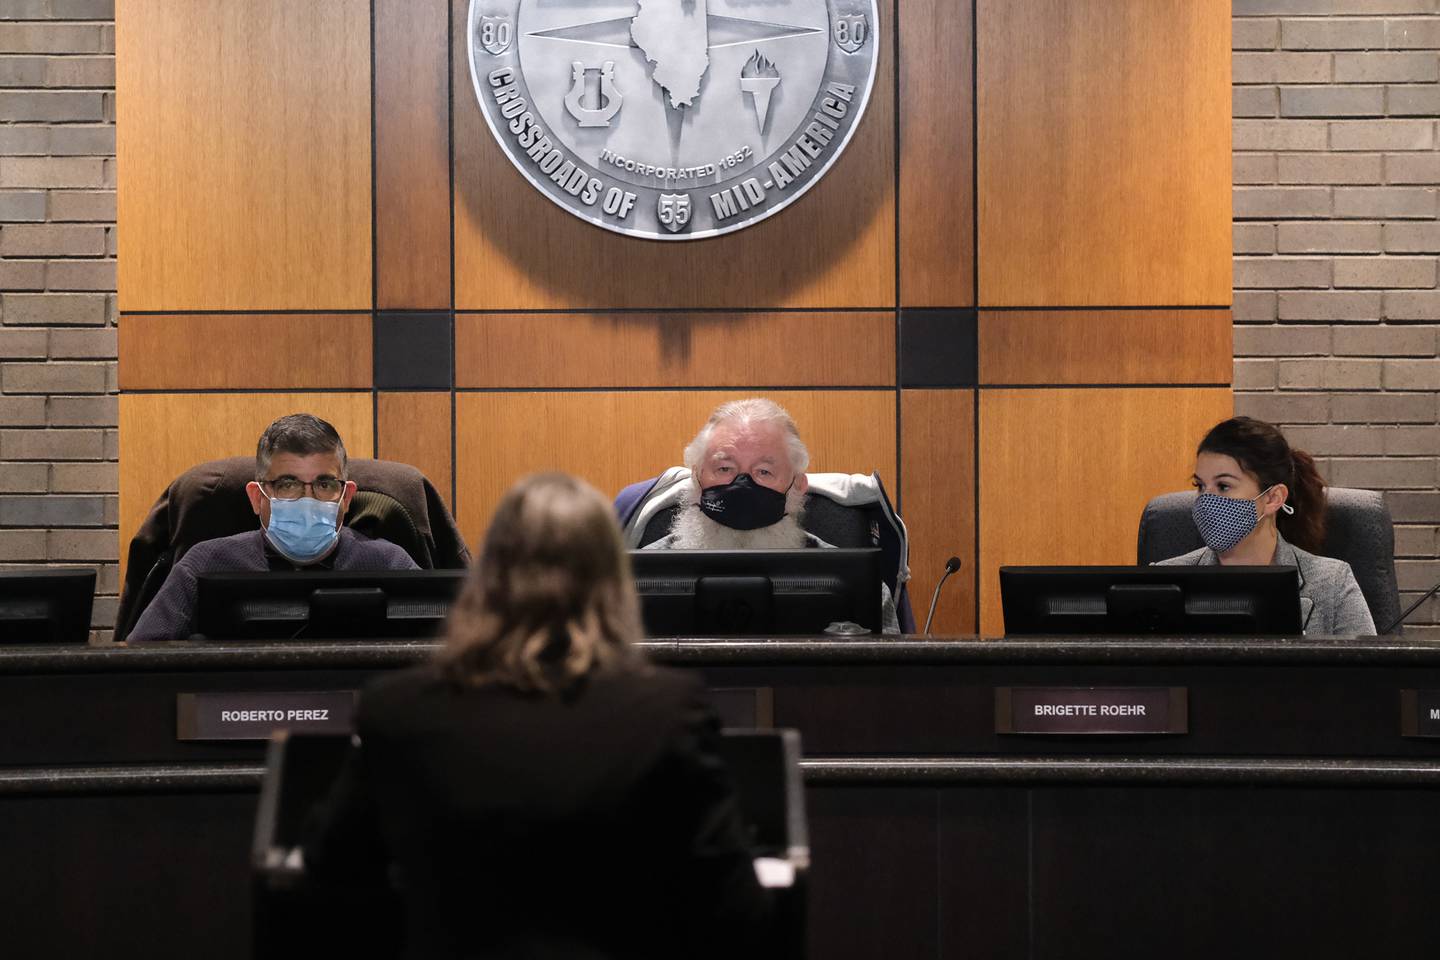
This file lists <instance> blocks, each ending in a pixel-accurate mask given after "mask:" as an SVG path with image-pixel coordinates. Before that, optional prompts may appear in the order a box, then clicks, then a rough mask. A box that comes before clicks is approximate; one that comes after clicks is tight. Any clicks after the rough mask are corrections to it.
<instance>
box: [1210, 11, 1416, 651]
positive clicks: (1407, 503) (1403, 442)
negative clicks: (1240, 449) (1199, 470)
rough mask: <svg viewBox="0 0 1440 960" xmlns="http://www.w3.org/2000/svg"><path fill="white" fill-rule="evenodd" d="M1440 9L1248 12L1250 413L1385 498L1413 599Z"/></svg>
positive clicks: (1243, 42) (1246, 328) (1238, 94)
mask: <svg viewBox="0 0 1440 960" xmlns="http://www.w3.org/2000/svg"><path fill="white" fill-rule="evenodd" d="M1437 9H1440V4H1437V0H1235V2H1234V5H1233V12H1234V17H1235V19H1234V51H1235V52H1234V61H1233V62H1234V83H1235V86H1234V113H1235V118H1236V119H1235V144H1234V148H1235V158H1234V159H1235V320H1236V327H1235V390H1236V395H1235V407H1236V411H1237V412H1239V413H1246V414H1250V415H1252V416H1256V417H1261V418H1263V419H1266V420H1270V421H1273V422H1275V423H1278V424H1281V425H1283V426H1284V428H1285V431H1286V434H1287V435H1288V436H1289V437H1290V439H1291V440H1292V441H1293V442H1294V443H1295V444H1297V445H1299V446H1301V447H1304V448H1305V449H1307V450H1309V451H1310V452H1311V453H1313V454H1314V455H1315V456H1316V457H1317V458H1318V459H1319V460H1320V463H1321V469H1322V471H1323V472H1324V474H1325V476H1326V479H1327V480H1328V481H1329V482H1330V483H1333V484H1336V485H1338V486H1353V487H1368V488H1372V489H1379V490H1383V491H1385V496H1386V499H1387V500H1388V501H1389V503H1390V510H1391V512H1392V513H1393V514H1394V517H1395V522H1396V528H1395V552H1396V571H1397V573H1398V576H1399V579H1400V589H1401V593H1402V596H1401V601H1402V603H1404V604H1406V605H1408V604H1409V603H1410V602H1411V601H1413V600H1414V599H1415V597H1416V596H1418V594H1419V593H1420V592H1422V591H1423V590H1425V589H1427V588H1428V587H1429V586H1430V585H1431V584H1433V583H1434V582H1435V581H1436V580H1437V579H1440V562H1437V560H1436V557H1437V552H1440V352H1437V351H1440V345H1437V340H1440V336H1437V335H1440V288H1437V285H1436V263H1437V259H1436V255H1437V254H1440V220H1437V214H1440V199H1437V195H1440V187H1437V185H1440V151H1437V146H1440V129H1437V116H1440V53H1437V50H1440V16H1437V15H1436V14H1437ZM1411 622H1412V623H1418V624H1421V625H1420V626H1417V627H1412V628H1411V629H1410V631H1409V632H1410V635H1411V636H1424V637H1429V638H1434V639H1440V602H1436V601H1433V600H1432V601H1431V602H1430V603H1428V604H1427V605H1426V607H1424V608H1422V609H1421V610H1420V611H1419V612H1418V613H1417V614H1416V616H1415V617H1414V618H1413V619H1412V621H1411Z"/></svg>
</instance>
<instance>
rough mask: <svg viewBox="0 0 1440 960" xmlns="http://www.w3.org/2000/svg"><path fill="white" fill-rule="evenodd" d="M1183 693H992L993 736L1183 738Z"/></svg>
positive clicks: (1073, 689) (1185, 693) (1134, 689)
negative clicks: (1009, 734)
mask: <svg viewBox="0 0 1440 960" xmlns="http://www.w3.org/2000/svg"><path fill="white" fill-rule="evenodd" d="M1188 707H1189V697H1188V691H1187V688H1185V687H996V688H995V732H996V733H1058V734H1072V735H1073V734H1080V735H1090V736H1117V735H1126V734H1157V733H1158V734H1164V733H1172V734H1173V733H1188V732H1189V729H1190V726H1189V712H1190V711H1189V708H1188Z"/></svg>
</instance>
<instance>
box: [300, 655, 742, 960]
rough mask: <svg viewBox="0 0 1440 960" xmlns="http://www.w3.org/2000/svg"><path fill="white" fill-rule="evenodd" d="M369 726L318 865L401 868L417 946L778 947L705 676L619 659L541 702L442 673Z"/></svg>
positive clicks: (395, 690)
mask: <svg viewBox="0 0 1440 960" xmlns="http://www.w3.org/2000/svg"><path fill="white" fill-rule="evenodd" d="M357 723H358V730H359V737H360V745H359V747H358V748H357V749H356V750H355V751H354V752H353V753H352V756H351V762H350V763H349V765H348V766H347V769H346V771H345V773H344V774H343V775H342V777H341V781H340V783H339V784H338V785H337V788H336V791H335V793H334V794H333V795H332V797H331V799H330V801H329V803H328V805H327V807H326V808H325V809H323V810H322V811H321V812H320V814H319V818H318V820H319V823H320V825H319V826H318V827H317V828H316V829H315V830H314V831H312V835H313V838H312V840H311V841H310V842H309V843H307V845H306V863H307V866H308V867H309V869H310V871H311V873H312V874H313V875H314V876H315V877H316V878H317V879H321V880H323V879H324V878H325V877H326V876H332V877H340V878H344V879H346V880H349V881H353V879H354V878H355V876H356V873H357V871H358V872H364V871H371V872H378V871H379V870H380V868H381V865H382V864H384V863H385V862H387V861H391V860H393V863H394V865H395V869H394V870H393V876H394V877H395V878H396V882H397V883H398V884H399V885H400V887H401V890H402V896H403V898H404V900H405V904H406V922H407V955H408V956H411V957H505V958H520V957H524V958H542V957H543V958H552V957H554V958H560V957H565V958H579V957H584V958H626V960H630V958H647V957H661V956H663V957H667V958H674V957H687V958H690V957H709V956H720V955H725V954H727V953H728V954H729V955H731V956H751V957H753V956H759V955H761V953H763V951H761V950H760V949H758V945H759V944H761V943H763V942H765V941H766V940H767V939H768V930H767V926H768V923H769V917H770V912H771V911H770V901H769V899H768V897H767V895H766V892H765V891H764V890H762V889H761V888H760V886H759V884H758V883H757V881H756V879H755V874H754V868H753V866H752V863H751V859H750V855H749V853H748V852H747V851H746V849H745V845H744V841H743V837H742V834H741V830H742V828H741V825H740V821H739V815H738V810H737V807H736V801H735V794H734V789H733V786H732V784H731V782H730V780H729V777H728V774H727V772H726V770H725V768H724V766H723V764H722V763H721V762H720V760H719V758H718V755H717V753H716V749H715V740H716V738H717V737H718V735H719V722H718V720H717V719H716V717H715V715H714V713H713V711H712V710H711V709H710V708H709V707H708V706H707V705H706V703H705V700H704V688H703V686H702V685H701V683H700V681H699V679H698V678H697V677H694V676H692V675H689V674H685V673H680V672H678V671H673V670H666V669H661V668H658V667H649V666H644V667H641V666H639V665H636V666H635V667H625V668H608V669H606V670H603V671H597V672H595V673H592V674H591V676H590V677H589V678H587V679H586V680H585V681H583V682H582V683H581V684H580V685H579V686H578V687H577V688H576V689H575V690H573V691H571V692H570V694H569V695H567V696H561V697H544V696H532V695H522V694H520V693H517V692H516V691H514V690H511V689H509V688H506V687H499V686H494V685H491V686H484V687H472V686H465V687H462V686H459V685H458V684H456V683H454V682H452V681H450V680H448V679H447V678H445V677H444V676H443V675H442V674H441V672H440V670H439V668H438V667H436V666H434V665H427V666H424V667H419V668H415V669H411V670H407V671H404V672H401V673H397V674H393V675H390V676H387V677H384V678H382V679H381V680H380V681H379V682H377V683H375V684H374V685H372V686H371V687H370V688H368V689H367V690H366V691H365V692H364V694H363V695H362V697H361V700H360V707H359V716H358V721H357ZM737 951H738V952H737Z"/></svg>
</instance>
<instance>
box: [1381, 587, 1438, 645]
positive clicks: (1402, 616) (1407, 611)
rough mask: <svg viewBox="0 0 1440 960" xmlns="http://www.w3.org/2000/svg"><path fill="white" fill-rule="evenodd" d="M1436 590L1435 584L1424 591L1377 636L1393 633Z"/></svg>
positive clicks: (1433, 594)
mask: <svg viewBox="0 0 1440 960" xmlns="http://www.w3.org/2000/svg"><path fill="white" fill-rule="evenodd" d="M1436 590H1440V583H1437V584H1435V586H1433V587H1431V588H1430V589H1429V590H1426V591H1425V594H1424V595H1423V596H1422V597H1421V598H1420V599H1419V600H1416V601H1415V602H1414V603H1412V604H1410V606H1408V607H1406V608H1405V612H1404V613H1402V614H1400V616H1398V617H1396V618H1395V622H1394V623H1392V624H1390V626H1388V627H1386V628H1385V629H1384V630H1381V631H1380V634H1379V635H1380V636H1382V637H1384V636H1389V635H1390V634H1392V633H1394V632H1395V628H1396V627H1398V626H1400V624H1402V623H1404V622H1405V618H1406V617H1408V616H1410V614H1412V613H1414V612H1415V611H1416V610H1419V609H1420V604H1422V603H1424V602H1425V601H1426V600H1429V599H1430V598H1431V597H1433V596H1435V591H1436Z"/></svg>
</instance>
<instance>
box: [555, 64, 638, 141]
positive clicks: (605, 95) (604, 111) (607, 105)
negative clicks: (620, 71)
mask: <svg viewBox="0 0 1440 960" xmlns="http://www.w3.org/2000/svg"><path fill="white" fill-rule="evenodd" d="M584 100H585V65H584V64H583V63H581V62H580V61H579V60H575V61H572V62H571V64H570V92H569V93H567V94H565V109H566V110H569V111H570V116H572V117H574V118H575V119H576V120H578V121H580V126H582V127H608V126H610V121H611V120H612V119H614V117H615V114H617V113H619V112H620V105H621V103H623V102H624V100H625V98H624V97H623V96H622V95H621V93H620V88H618V87H616V86H615V61H614V60H606V61H605V65H604V66H603V67H601V68H600V103H599V105H598V109H597V108H592V107H585V106H581V104H582V103H583V102H584Z"/></svg>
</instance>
